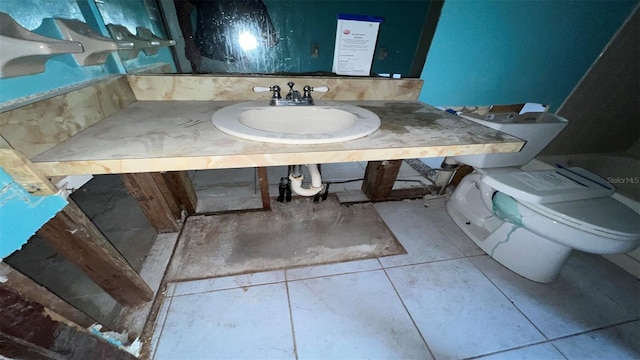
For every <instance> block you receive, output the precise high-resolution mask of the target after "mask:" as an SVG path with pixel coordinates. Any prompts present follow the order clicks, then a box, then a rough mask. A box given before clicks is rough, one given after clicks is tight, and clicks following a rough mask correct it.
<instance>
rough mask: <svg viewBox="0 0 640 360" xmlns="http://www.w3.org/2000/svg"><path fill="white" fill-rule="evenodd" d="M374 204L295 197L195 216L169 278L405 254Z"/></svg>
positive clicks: (189, 219) (190, 222) (180, 244)
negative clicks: (253, 208) (264, 206)
mask: <svg viewBox="0 0 640 360" xmlns="http://www.w3.org/2000/svg"><path fill="white" fill-rule="evenodd" d="M404 253H406V251H405V250H404V248H403V247H402V245H400V243H399V242H398V240H397V239H396V238H395V236H394V235H393V233H392V232H391V231H390V230H389V228H388V227H387V225H386V224H385V223H384V221H383V220H382V219H381V218H380V216H379V215H378V213H377V212H376V210H375V209H374V207H373V204H355V205H351V206H341V205H340V203H339V202H338V201H337V199H335V198H333V197H330V198H329V199H327V200H326V201H324V202H319V203H314V202H312V201H311V199H304V198H301V199H294V200H293V201H292V202H290V203H278V202H275V201H273V202H272V210H271V211H260V212H244V213H231V214H222V215H209V216H204V215H200V216H192V217H190V218H188V219H187V221H186V223H185V226H184V229H183V231H182V234H181V235H180V238H179V239H178V247H177V249H176V253H175V254H174V257H173V259H172V261H171V264H170V265H169V271H168V273H167V279H166V280H167V281H182V280H189V279H202V278H209V277H218V276H227V275H232V274H241V273H248V272H258V271H266V270H273V269H281V268H288V267H296V266H306V265H314V264H324V263H332V262H341V261H349V260H355V259H365V258H372V257H381V256H388V255H396V254H404Z"/></svg>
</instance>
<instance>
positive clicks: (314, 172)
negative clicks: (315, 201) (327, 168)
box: [289, 164, 324, 196]
mask: <svg viewBox="0 0 640 360" xmlns="http://www.w3.org/2000/svg"><path fill="white" fill-rule="evenodd" d="M306 166H307V169H309V174H311V185H310V186H309V188H308V189H305V188H303V187H302V180H304V175H302V173H300V174H290V175H289V179H290V180H291V191H293V192H294V193H296V194H298V195H301V196H314V195H316V194H317V193H319V192H320V191H322V189H323V188H324V186H322V176H320V170H318V164H307V165H306Z"/></svg>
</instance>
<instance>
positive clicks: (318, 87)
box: [311, 86, 329, 92]
mask: <svg viewBox="0 0 640 360" xmlns="http://www.w3.org/2000/svg"><path fill="white" fill-rule="evenodd" d="M311 91H317V92H327V91H329V87H328V86H316V87H313V86H312V87H311Z"/></svg>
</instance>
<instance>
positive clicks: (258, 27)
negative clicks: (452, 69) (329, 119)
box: [161, 0, 439, 77]
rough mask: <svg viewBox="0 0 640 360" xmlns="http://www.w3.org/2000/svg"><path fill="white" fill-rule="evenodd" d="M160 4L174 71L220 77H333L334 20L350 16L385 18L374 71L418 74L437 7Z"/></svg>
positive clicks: (243, 0) (227, 1)
mask: <svg viewBox="0 0 640 360" xmlns="http://www.w3.org/2000/svg"><path fill="white" fill-rule="evenodd" d="M161 6H162V8H163V13H164V19H165V25H166V28H167V29H168V33H169V34H170V36H171V37H172V38H173V39H176V40H178V46H176V47H175V56H176V58H177V62H178V65H179V66H178V68H179V71H180V72H182V73H192V72H196V73H218V74H219V73H241V74H301V75H304V74H325V75H330V74H331V73H332V65H333V55H334V47H335V43H336V28H337V23H338V20H337V17H338V15H339V14H352V15H361V16H371V17H379V18H382V19H383V21H382V22H381V23H380V27H379V31H378V36H377V42H376V43H375V47H374V53H373V55H372V65H371V75H372V76H377V75H378V74H400V75H401V76H402V77H419V75H420V71H421V69H422V65H423V64H424V60H425V56H426V50H425V47H428V43H429V42H430V40H431V36H432V33H431V34H430V33H429V31H430V30H429V29H431V28H433V29H435V24H433V22H434V21H437V17H435V20H434V19H433V18H434V16H433V13H434V12H436V11H439V9H438V8H437V7H436V9H434V7H435V6H434V2H431V1H429V0H410V1H391V0H386V1H332V0H314V1H310V0H298V1H283V0H263V1H261V0H188V1H187V0H169V1H162V2H161ZM430 12H431V16H429V15H430V14H429V13H430ZM181 40H183V41H181ZM194 69H195V70H194Z"/></svg>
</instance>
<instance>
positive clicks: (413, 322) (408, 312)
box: [378, 259, 436, 359]
mask: <svg viewBox="0 0 640 360" xmlns="http://www.w3.org/2000/svg"><path fill="white" fill-rule="evenodd" d="M378 261H380V259H378ZM381 270H382V272H383V273H384V275H385V276H386V277H387V280H389V284H391V287H392V288H393V291H394V292H395V293H396V296H397V297H398V300H400V303H401V304H402V307H403V308H404V311H406V312H407V315H408V316H409V319H411V323H412V324H413V326H414V328H415V329H416V331H417V332H418V335H420V339H422V342H423V343H424V346H426V347H427V351H429V355H431V358H432V359H435V358H436V357H435V355H434V354H433V351H432V350H431V347H430V346H429V343H428V342H427V339H425V337H424V335H423V334H422V331H420V328H419V327H418V324H416V321H415V320H414V319H413V316H412V315H411V311H409V308H407V305H406V304H405V303H404V300H403V299H402V296H400V293H399V292H398V289H397V288H396V285H395V284H394V283H393V280H391V277H390V276H389V273H387V269H385V268H384V267H383V268H382V269H381Z"/></svg>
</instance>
